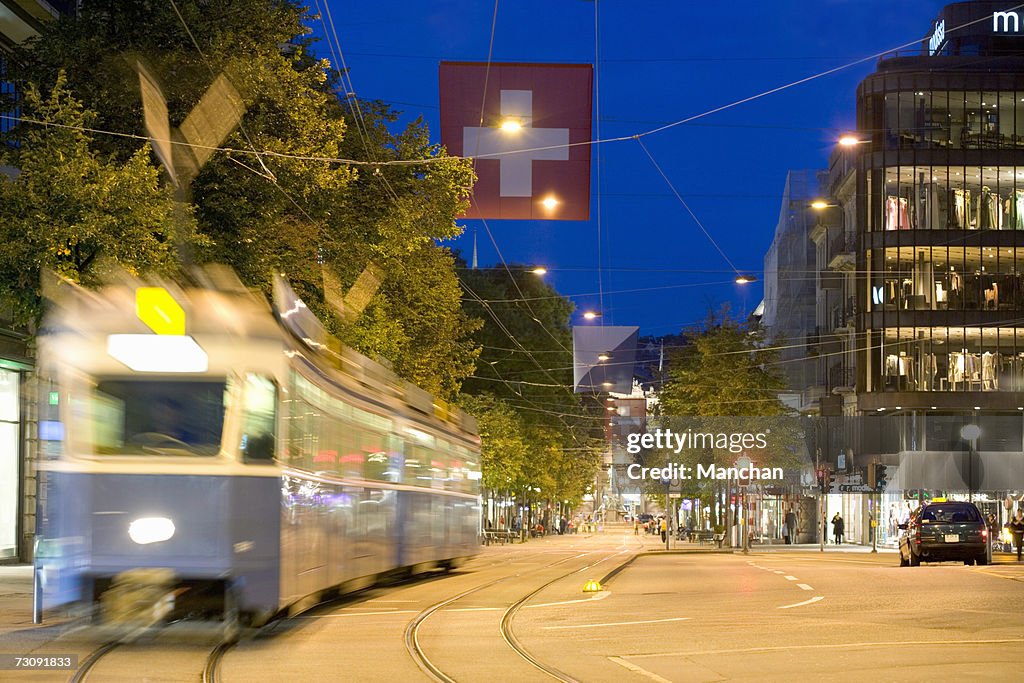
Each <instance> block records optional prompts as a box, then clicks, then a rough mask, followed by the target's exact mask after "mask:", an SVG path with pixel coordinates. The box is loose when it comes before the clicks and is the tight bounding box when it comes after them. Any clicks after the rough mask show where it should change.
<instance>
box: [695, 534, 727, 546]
mask: <svg viewBox="0 0 1024 683" xmlns="http://www.w3.org/2000/svg"><path fill="white" fill-rule="evenodd" d="M723 541H725V534H716V533H715V532H713V531H694V532H692V533H691V534H690V543H694V542H696V543H700V544H701V545H704V544H705V543H714V544H715V545H717V546H718V547H719V548H721V547H722V542H723Z"/></svg>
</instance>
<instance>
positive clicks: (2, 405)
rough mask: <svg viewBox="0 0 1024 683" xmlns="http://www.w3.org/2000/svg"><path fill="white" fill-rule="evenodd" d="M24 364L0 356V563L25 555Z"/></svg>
mask: <svg viewBox="0 0 1024 683" xmlns="http://www.w3.org/2000/svg"><path fill="white" fill-rule="evenodd" d="M23 370H24V367H23V366H22V365H21V364H19V363H14V362H11V361H7V360H4V359H2V358H0V563H2V562H11V561H15V560H17V559H18V558H19V557H23V556H24V555H25V549H24V548H22V541H21V539H22V537H23V535H24V534H23V529H24V522H23V520H22V500H23V492H22V486H23V479H24V463H25V447H24V439H23V438H22V434H23V427H22V424H23V415H22V409H21V386H22V383H23V382H22V378H23Z"/></svg>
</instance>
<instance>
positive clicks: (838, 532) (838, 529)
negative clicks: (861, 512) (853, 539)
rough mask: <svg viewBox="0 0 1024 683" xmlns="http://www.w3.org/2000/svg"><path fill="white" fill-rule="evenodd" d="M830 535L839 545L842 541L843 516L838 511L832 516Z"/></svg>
mask: <svg viewBox="0 0 1024 683" xmlns="http://www.w3.org/2000/svg"><path fill="white" fill-rule="evenodd" d="M832 535H833V537H834V538H835V541H836V545H840V544H841V543H842V542H843V517H842V515H840V514H839V513H838V512H837V513H836V514H835V515H833V516H832Z"/></svg>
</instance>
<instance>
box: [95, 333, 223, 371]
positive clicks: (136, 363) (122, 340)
mask: <svg viewBox="0 0 1024 683" xmlns="http://www.w3.org/2000/svg"><path fill="white" fill-rule="evenodd" d="M107 353H108V354H109V355H110V356H111V357H112V358H114V359H115V360H118V361H120V362H121V363H124V364H125V365H127V366H128V367H129V368H131V369H132V370H134V371H135V372H206V370H207V368H208V367H209V357H208V356H207V355H206V351H203V349H202V347H201V346H199V344H198V343H196V340H195V339H193V338H192V337H190V336H188V335H170V334H111V335H109V336H107Z"/></svg>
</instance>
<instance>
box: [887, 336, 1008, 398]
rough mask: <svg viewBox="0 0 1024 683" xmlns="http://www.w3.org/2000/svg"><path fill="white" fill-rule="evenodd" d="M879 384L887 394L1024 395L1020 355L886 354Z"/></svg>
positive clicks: (961, 352) (963, 353) (991, 352)
mask: <svg viewBox="0 0 1024 683" xmlns="http://www.w3.org/2000/svg"><path fill="white" fill-rule="evenodd" d="M910 346H911V348H912V346H913V345H910ZM911 354H912V355H911ZM883 381H884V384H885V387H886V389H887V390H888V391H1024V353H1019V354H1016V355H1012V354H1004V353H998V352H995V351H985V352H982V353H979V352H972V351H969V350H967V349H961V350H959V351H953V352H951V353H941V354H940V353H914V352H911V353H908V352H907V351H900V352H898V353H889V354H887V355H886V356H885V364H884V368H883Z"/></svg>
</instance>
